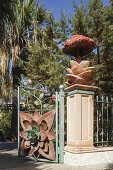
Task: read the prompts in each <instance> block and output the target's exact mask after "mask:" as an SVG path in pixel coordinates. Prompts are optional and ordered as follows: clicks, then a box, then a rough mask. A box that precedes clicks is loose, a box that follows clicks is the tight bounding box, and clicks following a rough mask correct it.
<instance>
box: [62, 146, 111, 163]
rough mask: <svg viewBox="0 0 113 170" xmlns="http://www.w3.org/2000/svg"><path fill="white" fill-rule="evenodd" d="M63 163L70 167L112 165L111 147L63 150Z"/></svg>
mask: <svg viewBox="0 0 113 170" xmlns="http://www.w3.org/2000/svg"><path fill="white" fill-rule="evenodd" d="M64 163H65V164H68V165H71V166H86V165H97V164H102V163H104V164H105V163H113V147H104V148H95V147H91V148H78V149H77V148H76V149H74V150H73V149H72V148H71V147H70V148H65V155H64Z"/></svg>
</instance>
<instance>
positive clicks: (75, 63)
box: [70, 60, 79, 67]
mask: <svg viewBox="0 0 113 170" xmlns="http://www.w3.org/2000/svg"><path fill="white" fill-rule="evenodd" d="M70 65H71V67H72V66H73V65H79V63H78V62H77V61H75V60H71V61H70Z"/></svg>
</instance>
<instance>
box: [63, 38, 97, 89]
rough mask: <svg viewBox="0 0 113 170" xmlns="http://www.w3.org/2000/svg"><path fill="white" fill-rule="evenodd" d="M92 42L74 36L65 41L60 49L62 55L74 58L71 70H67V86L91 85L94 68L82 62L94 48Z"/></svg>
mask: <svg viewBox="0 0 113 170" xmlns="http://www.w3.org/2000/svg"><path fill="white" fill-rule="evenodd" d="M94 45H95V43H94V40H93V39H91V38H88V37H85V36H83V35H74V36H73V37H72V38H71V39H69V40H67V41H66V42H65V44H64V46H63V48H62V51H63V53H64V54H67V55H70V56H74V57H75V58H76V61H75V60H71V61H70V64H71V68H67V72H68V74H67V82H66V85H67V86H71V85H74V84H82V85H91V84H92V83H93V71H94V70H95V67H89V61H87V60H82V59H83V56H84V55H88V54H89V53H90V52H92V50H93V48H94Z"/></svg>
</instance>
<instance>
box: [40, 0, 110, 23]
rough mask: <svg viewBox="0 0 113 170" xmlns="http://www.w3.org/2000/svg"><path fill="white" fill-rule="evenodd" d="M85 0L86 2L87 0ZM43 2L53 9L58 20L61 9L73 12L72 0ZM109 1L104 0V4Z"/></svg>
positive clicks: (47, 0) (48, 0)
mask: <svg viewBox="0 0 113 170" xmlns="http://www.w3.org/2000/svg"><path fill="white" fill-rule="evenodd" d="M83 1H84V3H85V2H86V0H83ZM42 2H44V4H45V7H46V8H47V9H50V10H52V11H53V14H54V17H55V20H58V18H59V17H60V11H61V10H63V11H64V12H65V13H66V14H68V13H70V14H73V8H72V0H42ZM75 2H76V3H79V0H76V1H75ZM108 2H109V1H108V0H103V3H104V5H107V4H108Z"/></svg>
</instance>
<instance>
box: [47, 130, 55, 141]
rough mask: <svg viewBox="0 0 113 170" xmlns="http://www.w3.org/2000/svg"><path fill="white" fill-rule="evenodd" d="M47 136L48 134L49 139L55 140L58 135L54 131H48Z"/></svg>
mask: <svg viewBox="0 0 113 170" xmlns="http://www.w3.org/2000/svg"><path fill="white" fill-rule="evenodd" d="M47 136H48V139H49V140H53V139H55V138H56V135H55V134H54V133H53V132H48V133H47Z"/></svg>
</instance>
